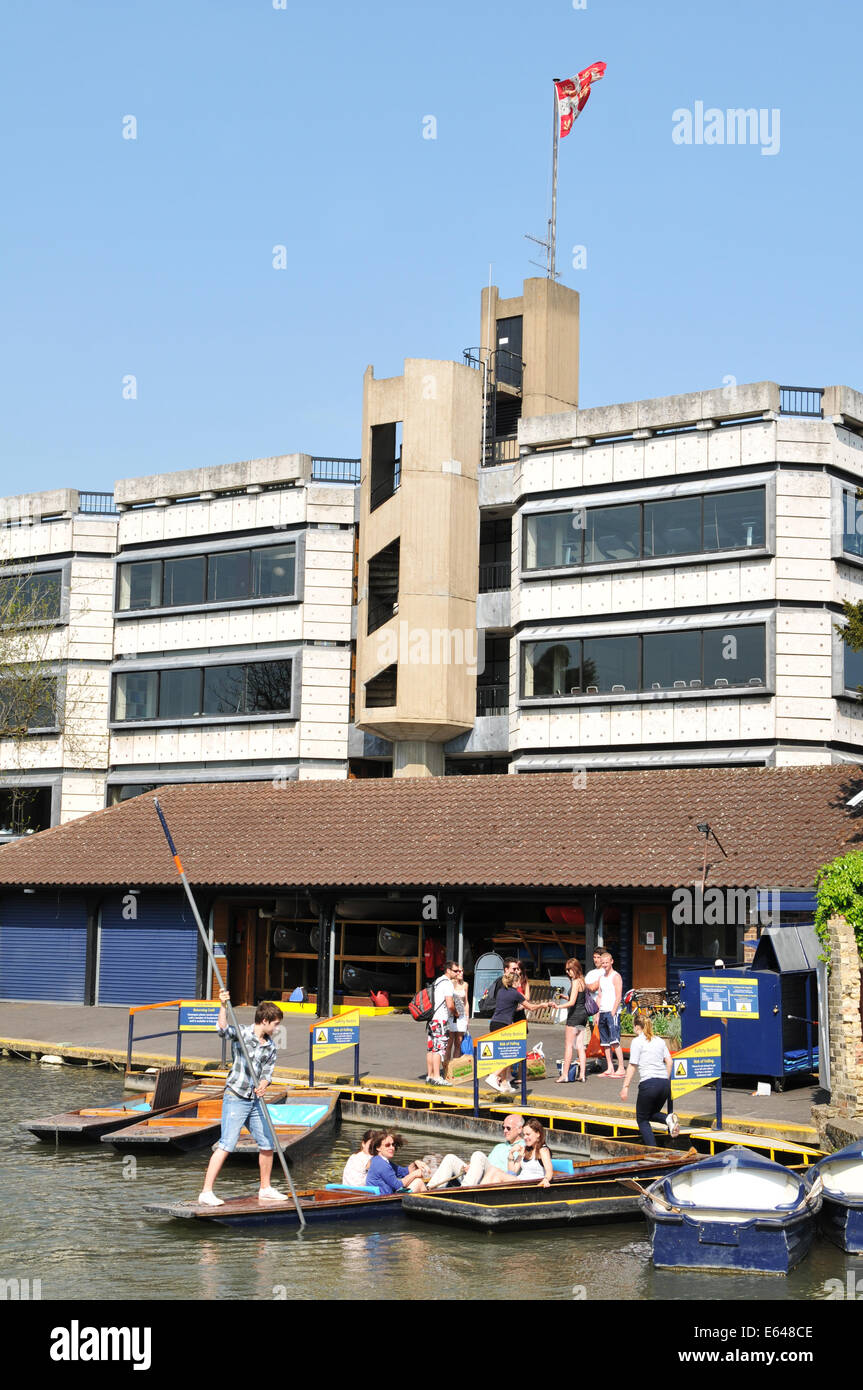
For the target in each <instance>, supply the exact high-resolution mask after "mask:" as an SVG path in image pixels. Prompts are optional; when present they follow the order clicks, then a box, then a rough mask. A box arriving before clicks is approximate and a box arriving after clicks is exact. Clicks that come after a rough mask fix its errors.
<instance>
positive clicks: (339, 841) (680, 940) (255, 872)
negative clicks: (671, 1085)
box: [0, 765, 863, 1012]
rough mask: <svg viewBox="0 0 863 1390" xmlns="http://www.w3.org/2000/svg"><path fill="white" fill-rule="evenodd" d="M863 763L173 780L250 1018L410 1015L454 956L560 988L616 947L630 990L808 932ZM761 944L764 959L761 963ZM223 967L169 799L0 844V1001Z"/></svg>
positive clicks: (127, 989) (841, 845) (206, 981)
mask: <svg viewBox="0 0 863 1390" xmlns="http://www.w3.org/2000/svg"><path fill="white" fill-rule="evenodd" d="M861 785H863V781H861V773H860V770H859V769H858V768H857V767H856V765H842V766H840V765H834V766H829V767H799V768H793V767H784V768H739V769H673V770H652V771H648V772H639V771H635V772H588V773H586V774H585V773H580V774H579V775H577V776H573V775H571V774H569V773H554V774H538V775H531V776H523V777H512V776H488V777H445V778H416V779H413V778H404V779H395V780H365V781H363V780H357V781H344V782H342V781H285V782H282V783H277V784H276V785H272V784H270V783H254V782H241V783H224V782H220V783H213V784H194V785H180V786H177V785H174V786H170V787H165V788H163V790H162V791H161V793H160V794H159V795H160V800H161V804H162V806H163V809H164V811H165V814H166V816H167V819H168V822H169V825H170V828H171V831H172V833H173V836H174V839H175V841H176V844H177V848H178V851H179V855H180V857H181V859H182V862H183V865H184V868H185V870H186V873H187V875H188V878H189V881H190V883H191V884H192V886H193V889H194V891H195V895H196V901H197V903H198V906H199V909H200V911H201V914H202V917H203V919H204V921H205V923H207V924H208V926H209V930H210V931H211V933H212V939H213V941H214V943H215V946H216V952H217V954H219V953H223V954H224V958H225V967H226V970H227V974H228V980H229V983H230V986H231V991H232V995H233V997H234V1000H235V1002H236V1003H238V1004H241V1003H252V1002H255V1001H257V1000H259V999H261V998H273V999H284V998H286V997H287V995H288V994H289V993H290V992H291V990H293V989H294V988H295V987H296V986H298V985H302V986H304V987H305V988H306V989H307V990H308V992H309V994H310V995H311V996H312V997H314V998H316V1000H317V1003H318V1008H319V1011H320V1012H326V1011H329V1009H330V1008H331V1007H332V1005H333V1004H335V1003H338V1002H342V1001H343V1000H345V999H347V998H358V999H361V1000H362V1001H363V1002H365V1003H367V1002H368V998H369V991H370V989H385V990H387V991H388V993H389V994H390V998H391V1002H392V1003H393V1004H394V1005H399V1004H404V1003H405V1002H406V1001H407V999H408V998H409V996H410V995H411V994H413V993H414V991H415V990H416V989H417V987H418V986H419V984H420V983H421V982H422V981H423V980H424V979H425V978H427V976H428V974H429V973H430V972H431V971H433V970H434V969H435V966H436V962H437V960H439V959H440V957H441V956H442V955H446V956H456V957H461V958H462V959H463V960H464V962H465V965H466V968H467V971H468V974H469V973H470V971H471V969H472V965H473V962H474V961H475V960H476V959H477V958H478V956H479V955H480V954H481V953H482V952H483V951H486V950H489V949H492V950H495V951H498V952H500V953H501V954H515V955H519V956H521V957H523V958H524V959H526V960H527V961H529V963H530V964H529V969H530V973H532V974H533V975H535V976H537V977H539V978H545V979H547V978H548V977H549V975H550V974H560V973H561V966H562V962H563V960H564V959H565V958H566V957H567V956H569V955H573V954H574V955H577V956H578V957H579V958H581V959H582V960H584V959H585V957H587V958H589V957H590V954H591V952H592V950H593V948H594V945H595V944H597V943H603V944H605V945H607V946H608V947H609V949H610V950H611V951H612V952H613V954H614V956H615V960H616V963H617V965H618V968H619V969H620V971H621V974H622V975H623V978H624V985H625V987H629V986H630V985H632V984H634V985H636V986H637V987H639V988H646V987H658V988H661V987H664V986H673V985H674V984H675V983H676V981H677V977H678V973H679V971H680V970H681V969H682V968H683V967H685V966H710V965H712V964H713V962H714V960H715V959H716V958H717V957H722V958H723V959H724V960H725V962H726V963H727V964H732V963H734V962H735V961H742V960H744V959H746V958H748V954H749V955H751V949H752V948H753V947H754V941H755V939H756V937H757V936H758V934H759V931H760V929H761V927H762V926H763V925H765V924H766V923H767V922H770V923H771V924H775V923H776V922H782V923H788V922H794V921H800V920H804V921H811V919H812V912H813V909H814V894H813V883H814V878H815V874H816V872H817V870H818V868H819V867H820V866H821V865H822V864H824V863H827V862H829V861H830V860H831V859H833V858H834V857H835V856H836V855H837V854H840V853H844V852H847V851H848V850H850V849H853V848H856V847H857V846H858V845H859V844H860V843H861V836H863V826H861V823H860V813H859V812H858V811H857V810H855V809H852V808H849V807H848V806H847V802H848V801H849V800H850V799H851V798H852V796H853V795H854V794H855V793H856V792H857V791H859V790H860V788H861ZM747 948H748V953H747ZM211 983H212V982H211V980H210V978H209V977H208V970H207V965H206V959H205V955H204V952H203V949H202V948H201V946H200V944H199V940H198V935H197V932H196V929H195V924H194V921H193V919H192V916H191V913H190V911H189V908H188V905H187V903H186V900H185V898H184V895H183V893H182V891H181V888H180V886H179V883H178V879H177V872H176V869H175V866H174V863H173V861H172V858H171V854H170V852H169V850H168V847H167V844H166V841H165V839H164V837H163V834H162V831H161V828H160V825H159V821H158V818H157V816H156V812H155V808H154V806H153V799H152V796H151V795H149V794H145V795H141V796H139V797H136V798H133V799H131V800H128V801H125V802H123V803H122V804H120V805H117V806H112V807H108V808H107V809H104V810H101V811H97V812H94V813H93V814H91V815H89V816H84V817H82V818H80V819H79V820H76V821H72V822H70V823H69V824H66V825H62V826H57V827H55V828H53V829H51V830H46V831H44V832H42V833H40V834H39V835H36V836H33V837H31V838H27V839H22V840H19V841H16V842H13V843H11V844H8V845H6V846H4V847H3V848H2V849H0V998H3V999H19V1000H51V1001H66V1002H69V1003H77V1004H116V1005H122V1006H128V1005H131V1004H141V1003H151V1002H156V1001H159V1000H164V999H175V998H181V997H190V998H191V997H201V996H206V995H208V993H209V991H210V988H211Z"/></svg>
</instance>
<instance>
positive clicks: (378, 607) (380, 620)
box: [366, 599, 399, 636]
mask: <svg viewBox="0 0 863 1390" xmlns="http://www.w3.org/2000/svg"><path fill="white" fill-rule="evenodd" d="M398 610H399V606H398V603H397V601H396V600H395V599H389V600H387V601H386V602H384V603H375V604H371V603H370V604H369V620H368V626H367V628H366V636H368V635H369V633H372V632H377V630H378V628H379V627H383V625H384V623H388V622H389V620H390V618H394V617H395V615H396V613H397V612H398Z"/></svg>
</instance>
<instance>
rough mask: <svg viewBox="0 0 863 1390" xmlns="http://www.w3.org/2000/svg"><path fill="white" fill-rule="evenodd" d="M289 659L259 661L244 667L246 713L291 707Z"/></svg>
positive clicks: (261, 712)
mask: <svg viewBox="0 0 863 1390" xmlns="http://www.w3.org/2000/svg"><path fill="white" fill-rule="evenodd" d="M291 666H292V663H291V662H290V661H260V662H255V663H253V665H251V666H247V667H246V705H245V709H246V713H247V714H263V713H265V712H266V711H267V710H273V711H276V710H280V711H282V712H284V711H286V710H289V709H290V708H291Z"/></svg>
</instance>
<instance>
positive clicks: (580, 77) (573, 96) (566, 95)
mask: <svg viewBox="0 0 863 1390" xmlns="http://www.w3.org/2000/svg"><path fill="white" fill-rule="evenodd" d="M606 67H607V64H606V63H591V65H590V67H589V68H584V69H583V71H581V72H579V73H577V74H576V76H575V77H567V78H566V79H565V80H564V81H563V82H555V84H554V85H555V87H556V88H557V108H558V111H559V112H560V135H561V139H563V136H564V135H568V134H569V132H570V131H571V130H572V124H573V121H575V120H577V119H578V117H579V116H580V115H581V113H582V111H583V110H584V108H585V106H586V105H587V98H588V97H589V96H590V86H591V83H592V82H598V81H599V79H600V78H601V77H604V76H605V69H606Z"/></svg>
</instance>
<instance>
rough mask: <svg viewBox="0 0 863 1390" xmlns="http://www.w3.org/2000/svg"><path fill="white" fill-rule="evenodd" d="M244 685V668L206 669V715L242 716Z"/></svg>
mask: <svg viewBox="0 0 863 1390" xmlns="http://www.w3.org/2000/svg"><path fill="white" fill-rule="evenodd" d="M244 684H245V682H244V668H243V667H242V666H207V667H205V669H204V714H242V713H243V691H244Z"/></svg>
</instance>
